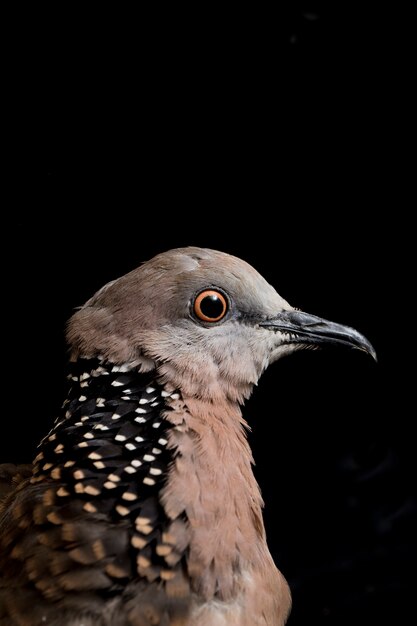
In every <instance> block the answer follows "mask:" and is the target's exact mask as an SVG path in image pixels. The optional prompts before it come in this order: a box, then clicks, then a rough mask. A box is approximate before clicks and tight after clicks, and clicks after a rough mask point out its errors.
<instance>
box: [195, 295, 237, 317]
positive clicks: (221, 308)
mask: <svg viewBox="0 0 417 626" xmlns="http://www.w3.org/2000/svg"><path fill="white" fill-rule="evenodd" d="M193 308H194V313H195V315H196V317H198V319H200V320H202V321H203V322H219V321H220V320H221V319H223V317H224V316H225V315H226V313H227V311H228V310H229V304H228V302H227V299H226V298H225V296H224V295H223V294H222V293H221V292H220V291H217V290H216V289H205V290H204V291H202V292H201V293H199V294H198V296H197V297H196V299H195V300H194V307H193Z"/></svg>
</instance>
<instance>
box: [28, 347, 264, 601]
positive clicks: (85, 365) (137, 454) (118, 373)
mask: <svg viewBox="0 0 417 626" xmlns="http://www.w3.org/2000/svg"><path fill="white" fill-rule="evenodd" d="M68 378H69V383H70V385H69V392H68V397H67V399H66V401H65V402H64V405H63V408H62V414H61V415H60V416H59V417H58V419H57V420H56V423H55V425H54V427H53V429H52V430H51V431H50V433H49V434H48V435H47V436H46V437H45V438H44V439H43V440H42V442H41V444H40V452H39V454H38V456H37V457H36V459H35V461H34V472H33V477H32V479H31V482H32V483H38V482H42V481H47V482H48V483H50V482H51V481H52V482H54V483H55V485H57V487H56V489H55V492H54V493H55V501H54V502H55V503H54V507H55V508H54V511H55V512H52V513H51V514H50V517H49V518H48V519H50V521H52V522H53V523H60V522H61V520H62V515H66V513H65V511H66V507H67V505H68V507H69V506H70V503H71V502H73V501H74V499H76V501H77V503H78V504H77V506H78V508H77V509H76V514H77V516H78V514H82V515H87V516H89V515H90V514H99V515H105V516H106V518H107V519H108V520H109V521H110V522H111V523H115V524H119V523H122V524H123V525H124V527H125V528H129V529H130V531H129V532H130V537H131V538H130V552H131V556H130V557H129V558H130V559H131V560H132V562H137V564H138V566H137V568H138V569H137V572H138V574H139V575H140V576H148V577H150V578H149V579H150V580H151V579H153V578H152V577H154V576H157V575H158V576H160V577H161V580H162V579H163V580H167V577H169V576H173V575H174V574H173V572H174V570H175V572H176V576H177V578H178V576H179V574H178V572H180V571H181V567H182V566H181V563H184V568H185V569H186V570H187V571H188V574H189V576H190V579H191V580H192V581H193V582H192V588H193V589H194V591H196V592H197V593H199V594H201V595H202V596H203V597H206V598H210V597H219V598H223V599H226V598H232V597H235V596H236V594H237V593H238V592H239V585H240V583H239V580H241V575H245V573H246V572H248V571H250V568H251V567H252V566H254V564H256V562H259V561H260V560H262V558H265V552H262V551H263V550H264V548H265V547H266V543H265V533H264V526H263V521H262V512H261V509H262V499H261V495H260V492H259V488H258V485H257V483H256V480H255V477H254V475H253V472H252V455H251V452H250V449H249V446H248V443H247V440H246V436H245V432H244V422H243V420H242V417H241V413H240V409H239V406H238V404H237V403H233V402H229V401H226V400H225V401H224V403H219V402H216V403H212V404H211V405H210V403H207V402H206V401H204V402H203V401H202V400H201V399H199V398H198V397H194V396H183V395H182V394H180V393H179V392H178V391H177V390H175V389H174V388H173V386H172V385H169V383H168V382H165V383H164V384H161V383H160V382H158V380H157V377H156V372H155V371H152V372H148V373H146V374H143V373H140V372H138V371H137V370H136V369H129V368H128V367H127V366H123V365H122V366H119V365H114V364H111V363H106V362H105V361H101V360H98V359H79V360H78V361H76V362H75V363H72V364H71V365H70V373H69V376H68ZM57 507H58V508H57ZM71 510H75V509H71ZM179 529H182V530H179ZM155 533H157V534H156V535H155ZM176 533H177V534H178V533H179V534H178V537H177V539H176V540H175V543H176V546H177V547H176V548H175V550H176V552H175V554H176V555H177V556H176V557H175V558H174V556H173V554H174V552H169V554H167V555H165V554H164V550H168V548H169V550H171V549H173V548H171V547H169V546H168V547H167V546H162V547H161V546H159V545H156V544H155V540H154V539H155V537H171V536H175V534H176ZM173 541H174V540H173ZM154 544H155V545H154ZM144 549H146V550H147V553H146V554H147V556H146V558H143V557H142V556H141V554H143V553H142V552H141V551H142V550H144ZM126 571H127V570H126ZM155 572H160V573H159V574H155ZM126 575H128V576H129V577H130V576H131V575H132V574H126ZM133 575H134V574H133ZM163 577H165V578H163Z"/></svg>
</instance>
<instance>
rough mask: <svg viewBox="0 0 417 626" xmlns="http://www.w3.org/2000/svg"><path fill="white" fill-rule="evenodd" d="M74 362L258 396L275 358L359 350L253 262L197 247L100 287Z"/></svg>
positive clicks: (75, 331) (203, 394)
mask: <svg viewBox="0 0 417 626" xmlns="http://www.w3.org/2000/svg"><path fill="white" fill-rule="evenodd" d="M67 338H68V342H69V345H70V350H71V358H72V359H73V360H74V359H76V358H78V357H84V358H92V357H100V358H103V359H105V360H108V361H110V362H113V363H118V364H128V365H129V364H130V365H131V367H137V368H138V369H139V370H140V371H149V370H152V369H155V370H156V372H157V375H158V376H159V377H160V378H161V380H162V381H163V382H164V383H165V384H166V383H168V384H169V385H170V386H171V387H172V388H177V389H181V391H182V392H183V394H185V395H188V396H193V397H198V398H200V399H207V400H210V401H214V400H216V399H218V400H219V399H221V398H222V397H223V398H227V399H228V400H231V401H236V402H242V401H243V400H244V399H245V398H248V397H249V395H250V393H251V390H252V388H253V385H254V384H256V383H257V381H258V379H259V377H260V376H261V374H262V372H264V371H265V369H266V368H267V367H268V366H269V365H270V364H271V363H273V362H274V361H276V360H277V359H279V358H281V357H282V356H285V355H287V354H290V353H292V352H294V351H295V350H299V349H301V348H306V347H316V348H318V347H324V346H326V345H334V346H340V347H348V348H356V349H359V350H362V351H364V352H367V353H369V354H370V355H372V356H373V357H374V358H375V350H374V349H373V347H372V345H371V344H370V343H369V341H368V340H367V339H366V338H365V337H364V336H363V335H361V334H360V333H359V332H357V331H356V330H354V329H353V328H350V327H347V326H343V325H341V324H336V323H333V322H329V321H327V320H324V319H321V318H320V317H316V316H315V315H309V314H307V313H304V312H302V311H299V310H296V309H294V308H293V307H292V306H291V305H290V304H288V302H287V301H286V300H284V299H283V298H282V297H281V296H280V295H279V294H278V293H277V292H276V290H275V289H274V288H273V287H272V286H271V285H270V284H269V283H268V282H267V281H266V280H265V279H264V278H263V277H262V276H261V275H260V274H259V273H258V272H257V271H256V270H255V269H254V268H253V267H252V266H250V265H249V264H248V263H246V262H245V261H243V260H241V259H239V258H236V257H234V256H232V255H229V254H226V253H223V252H220V251H216V250H210V249H205V248H204V249H203V248H197V247H187V248H177V249H173V250H169V251H167V252H164V253H161V254H158V255H157V256H155V257H153V258H152V259H150V260H149V261H147V262H145V263H143V264H142V265H141V266H140V267H138V268H137V269H134V270H133V271H131V272H129V273H128V274H126V275H124V276H122V277H121V278H119V279H117V280H115V281H112V282H110V283H108V284H107V285H105V286H104V287H103V288H102V289H100V290H99V291H98V292H97V293H96V294H95V295H94V296H93V297H92V298H91V299H90V300H88V301H87V302H86V304H85V305H84V306H83V307H81V308H80V309H79V310H78V311H77V312H76V313H75V314H74V315H73V316H72V318H71V319H70V320H69V323H68V329H67Z"/></svg>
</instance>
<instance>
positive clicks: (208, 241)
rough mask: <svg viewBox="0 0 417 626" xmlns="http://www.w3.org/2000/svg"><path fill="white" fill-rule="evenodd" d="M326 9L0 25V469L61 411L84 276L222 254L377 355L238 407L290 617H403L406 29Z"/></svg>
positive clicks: (264, 389) (96, 283)
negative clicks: (69, 336) (169, 254)
mask: <svg viewBox="0 0 417 626" xmlns="http://www.w3.org/2000/svg"><path fill="white" fill-rule="evenodd" d="M288 4H290V3H288ZM332 4H337V7H328V6H326V5H324V4H323V3H319V2H311V3H307V2H306V3H297V2H294V3H291V7H287V8H282V9H274V11H272V10H271V12H270V13H269V10H267V9H265V10H262V9H258V10H257V11H256V12H255V11H254V10H253V7H252V8H249V9H246V10H243V9H241V8H240V7H239V9H238V10H237V9H236V13H234V14H232V11H230V14H228V15H226V13H225V12H223V13H222V14H220V13H218V14H216V13H214V12H210V11H209V10H207V12H206V14H204V15H201V14H198V15H197V14H195V15H190V14H189V13H187V14H184V15H179V14H178V8H176V13H175V14H172V15H167V14H165V13H163V12H162V9H161V14H160V15H154V16H152V17H151V18H150V17H149V16H137V15H128V14H126V15H122V12H121V11H120V12H117V13H116V14H115V13H114V12H113V13H110V12H109V13H107V14H104V13H100V14H94V15H87V14H84V13H83V14H81V13H77V14H76V13H70V12H68V13H66V14H65V15H64V14H61V13H60V14H58V13H52V14H51V13H47V12H46V11H45V13H44V14H41V15H39V12H38V10H37V13H36V15H34V16H30V15H26V16H25V19H24V20H22V21H18V22H17V28H16V35H17V36H16V39H14V38H13V37H12V39H14V41H13V44H11V59H12V60H13V66H12V67H13V71H12V80H11V89H10V90H9V95H8V98H7V100H8V102H10V104H11V107H10V109H11V111H10V117H8V118H7V119H6V127H7V128H6V130H7V131H8V135H9V136H10V138H11V142H10V150H9V152H8V154H7V157H8V167H7V177H8V179H7V180H8V182H9V183H10V187H9V186H7V189H8V190H9V189H10V191H9V193H8V194H7V195H6V208H5V210H4V229H3V252H4V259H5V260H4V262H3V269H4V271H3V285H4V286H3V293H4V296H5V299H4V304H3V312H4V314H5V318H6V319H5V321H4V322H3V329H4V331H5V332H4V342H3V349H4V352H5V357H4V366H5V372H6V373H5V374H4V378H3V385H4V386H3V396H4V397H5V400H6V402H5V405H4V413H3V436H2V438H1V444H0V446H1V458H2V459H3V460H5V461H9V460H17V461H26V460H28V459H31V458H32V457H33V455H34V451H35V447H36V443H37V442H38V441H39V439H40V438H41V437H42V436H43V435H44V434H45V432H46V431H47V430H48V429H49V427H50V425H51V423H52V420H53V419H54V417H55V414H56V412H57V410H58V408H59V406H60V404H61V401H62V393H63V389H64V383H63V377H64V366H65V360H66V348H65V344H64V327H65V322H66V320H67V318H68V317H69V316H70V315H71V313H72V311H73V310H74V308H75V307H77V306H79V305H81V304H82V303H83V302H84V301H85V300H86V299H87V298H88V297H90V295H91V294H92V293H93V292H94V291H96V290H97V289H98V288H99V287H100V286H101V285H102V284H104V283H105V282H107V281H109V280H111V279H113V278H116V277H118V276H120V275H121V274H123V273H125V272H127V271H129V270H130V269H133V268H134V267H135V266H137V265H138V264H139V263H141V262H142V261H144V260H146V259H147V258H149V257H150V256H153V255H154V254H156V253H158V252H160V251H163V250H165V249H167V248H171V247H175V246H182V245H200V246H207V247H211V248H217V249H221V250H224V251H227V252H230V253H232V254H235V255H237V256H241V257H242V258H244V259H245V260H247V261H248V262H250V263H251V264H252V265H254V266H255V267H256V269H258V270H259V271H260V272H261V273H262V274H263V275H264V276H265V277H266V278H267V279H268V280H269V281H270V282H271V283H272V284H273V285H274V286H275V287H276V288H277V290H278V291H279V293H280V294H281V295H282V296H283V297H285V298H286V299H287V300H289V301H290V302H291V304H293V305H294V306H297V307H299V308H302V309H303V310H306V311H309V312H311V313H314V314H317V315H321V316H323V317H325V318H328V319H332V320H334V321H338V322H342V323H346V324H348V325H351V326H354V327H355V328H357V329H358V330H359V331H361V332H363V333H364V334H365V335H366V336H367V337H368V338H369V339H370V341H371V342H372V343H373V344H374V346H375V348H376V350H377V353H378V357H379V363H378V364H377V365H376V364H375V363H373V362H372V360H371V359H370V358H368V357H367V356H366V355H364V354H362V353H360V352H347V353H345V352H333V351H332V352H321V353H318V352H315V353H309V352H306V353H299V354H296V355H294V356H292V357H289V358H288V359H286V360H283V361H280V362H278V363H277V364H275V365H274V366H272V367H271V368H270V369H269V370H268V372H267V373H266V374H265V375H264V376H263V378H262V379H261V381H260V384H259V387H258V388H257V389H256V390H255V393H254V395H253V397H252V398H251V399H250V401H249V402H248V403H247V405H246V406H245V407H244V413H245V416H246V417H247V419H248V421H249V423H250V425H251V427H252V432H251V434H250V441H251V445H252V447H253V450H254V456H255V459H256V467H255V471H256V475H257V478H258V480H259V482H260V484H261V487H262V492H263V495H264V499H265V501H266V507H265V521H266V526H267V532H268V538H269V544H270V548H271V551H272V553H273V556H274V558H275V560H276V562H277V565H278V566H279V567H280V569H281V570H282V571H283V573H284V574H285V576H286V577H287V579H288V581H289V583H290V586H291V589H292V593H293V600H294V608H293V612H292V616H291V618H290V621H289V624H290V625H291V626H301V625H304V624H313V623H314V624H322V625H323V626H341V625H345V624H373V623H378V624H381V625H385V624H401V625H405V624H411V623H415V619H416V611H415V602H414V593H415V583H416V576H415V570H416V566H417V559H416V541H415V523H416V511H417V499H416V492H415V482H416V481H415V476H416V461H415V453H414V447H415V444H414V439H413V436H412V419H413V417H414V415H413V409H412V407H413V404H412V402H411V375H410V373H409V371H410V370H409V366H408V362H407V359H408V358H410V356H411V357H412V351H413V349H414V343H415V342H414V332H413V330H412V324H413V323H414V322H413V319H412V315H410V308H411V307H410V303H409V299H410V297H411V296H412V295H413V294H412V289H411V286H412V282H411V280H409V279H408V277H407V271H408V269H407V268H408V267H409V265H410V257H411V255H409V254H408V247H407V246H408V241H409V237H408V235H409V234H410V232H411V224H410V223H409V221H408V219H407V208H408V206H409V203H410V200H409V186H410V183H409V178H410V172H411V166H410V165H409V162H408V159H407V153H408V150H409V148H408V144H409V143H410V130H411V129H410V110H411V108H410V104H409V97H410V88H409V77H408V66H407V41H408V40H407V34H406V25H407V16H406V15H404V14H401V15H400V14H399V12H397V13H394V12H392V11H391V12H389V13H388V12H387V13H381V12H374V11H371V9H370V8H368V9H364V8H363V7H361V8H358V7H355V6H354V5H352V4H351V3H349V4H348V3H332ZM165 10H166V9H164V11H165ZM32 18H33V19H32ZM404 279H405V280H404ZM410 289H411V296H410Z"/></svg>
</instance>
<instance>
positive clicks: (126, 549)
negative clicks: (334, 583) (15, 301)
mask: <svg viewBox="0 0 417 626" xmlns="http://www.w3.org/2000/svg"><path fill="white" fill-rule="evenodd" d="M67 340H68V344H69V348H70V357H69V363H68V395H67V397H66V399H65V402H64V404H63V406H62V411H61V414H60V415H59V416H58V418H57V420H56V421H55V424H54V425H53V427H52V429H51V431H50V432H49V433H48V434H47V435H46V436H45V438H44V439H43V440H42V441H41V443H40V444H39V447H38V453H37V456H36V458H35V459H34V461H33V464H32V465H28V466H24V467H14V466H13V465H10V464H7V465H4V466H0V478H1V479H2V490H3V492H4V493H3V496H2V500H1V504H0V571H1V574H0V576H1V578H0V622H1V624H3V625H4V626H23V625H25V626H38V625H39V626H41V625H43V624H45V623H46V624H48V625H49V626H75V625H76V624H77V625H79V624H81V623H82V624H84V626H93V625H94V626H109V625H112V626H148V625H149V626H150V625H151V624H153V625H155V624H159V625H161V626H174V625H182V626H222V625H227V626H255V625H259V626H261V625H264V626H279V625H283V624H285V622H286V619H287V617H288V614H289V611H290V605H291V599H290V591H289V588H288V585H287V583H286V582H285V579H284V577H283V576H282V574H281V573H280V572H279V570H278V569H277V567H276V565H275V563H274V561H273V559H272V557H271V555H270V552H269V550H268V547H267V542H266V537H265V530H264V524H263V519H262V507H263V502H262V498H261V494H260V490H259V487H258V484H257V482H256V480H255V477H254V474H253V471H252V455H251V451H250V448H249V445H248V442H247V439H246V435H245V427H246V423H245V421H244V419H243V418H242V414H241V410H240V406H241V405H242V403H243V401H244V400H245V399H246V398H248V397H249V396H250V394H251V392H252V389H253V386H254V385H255V384H256V383H257V381H258V379H259V377H260V376H261V374H262V373H263V372H264V371H265V369H266V368H267V367H268V366H269V365H270V364H271V363H273V362H274V361H276V360H277V359H279V358H280V357H282V356H285V355H287V354H289V353H291V352H294V351H295V350H299V349H302V348H306V347H318V346H325V345H330V344H333V345H338V346H341V347H352V348H358V349H359V350H363V351H365V352H367V353H369V354H370V355H372V356H373V357H375V351H374V349H373V348H372V346H371V344H370V343H369V341H367V339H366V338H365V337H363V336H362V335H361V334H360V333H358V332H357V331H356V330H353V329H352V328H348V327H346V326H342V325H340V324H335V323H333V322H328V321H326V320H323V319H320V318H318V317H315V316H313V315H308V314H306V313H303V312H301V311H298V310H295V309H294V308H293V307H292V306H290V305H289V304H288V302H286V301H285V300H284V299H283V298H281V297H280V296H279V295H278V293H277V292H276V291H275V289H274V288H273V287H272V286H271V285H269V284H268V283H267V282H266V280H265V279H264V278H262V276H261V275H260V274H259V273H258V272H256V270H255V269H253V268H252V267H251V266H250V265H248V264H247V263H246V262H244V261H242V260H240V259H238V258H236V257H234V256H231V255H229V254H225V253H222V252H219V251H215V250H209V249H201V248H196V247H187V248H178V249H174V250H169V251H167V252H165V253H162V254H159V255H157V256H155V257H154V258H152V259H151V260H149V261H147V262H145V263H143V264H142V265H141V266H140V267H138V268H137V269H134V270H133V271H132V272H130V273H128V274H126V275H125V276H122V277H121V278H119V279H117V280H115V281H113V282H111V283H109V284H107V285H105V286H104V287H103V288H102V289H100V290H99V291H98V292H97V293H96V294H95V295H94V296H93V297H92V298H91V299H90V300H88V301H87V302H86V304H85V305H84V306H83V307H81V308H80V309H79V310H77V311H76V313H74V315H73V316H72V317H71V319H70V320H69V323H68V327H67ZM0 493H1V491H0Z"/></svg>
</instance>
